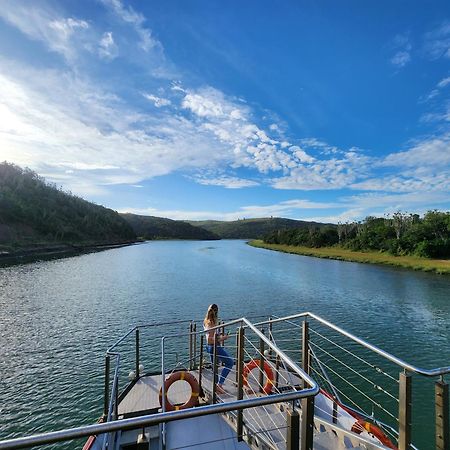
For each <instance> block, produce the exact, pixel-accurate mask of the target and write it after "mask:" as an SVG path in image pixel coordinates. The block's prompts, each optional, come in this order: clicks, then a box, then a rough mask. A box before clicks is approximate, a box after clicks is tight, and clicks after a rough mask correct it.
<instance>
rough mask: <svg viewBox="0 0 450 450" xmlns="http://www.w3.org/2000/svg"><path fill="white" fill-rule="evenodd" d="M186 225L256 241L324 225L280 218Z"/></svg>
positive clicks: (225, 236)
mask: <svg viewBox="0 0 450 450" xmlns="http://www.w3.org/2000/svg"><path fill="white" fill-rule="evenodd" d="M188 223H190V224H191V225H195V226H199V227H202V228H204V229H205V230H208V231H211V232H212V233H215V234H217V235H218V236H220V237H221V238H223V239H258V238H262V237H263V236H265V235H267V234H268V233H271V232H273V231H276V230H286V229H292V228H308V227H311V226H314V227H323V226H325V225H326V224H323V223H317V222H305V221H303V220H293V219H282V218H280V217H273V218H261V219H242V220H234V221H231V222H221V221H216V220H204V221H189V222H188Z"/></svg>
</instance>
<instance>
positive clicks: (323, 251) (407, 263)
mask: <svg viewBox="0 0 450 450" xmlns="http://www.w3.org/2000/svg"><path fill="white" fill-rule="evenodd" d="M248 245H251V246H252V247H257V248H263V249H266V250H274V251H278V252H283V253H291V254H296V255H302V256H313V257H316V258H326V259H336V260H340V261H350V262H358V263H365V264H383V265H390V266H395V267H403V268H406V269H412V270H420V271H424V272H435V273H438V274H441V275H442V274H445V275H450V260H445V259H430V258H423V257H419V256H394V255H391V254H388V253H386V252H377V251H353V250H348V249H345V248H340V247H320V248H311V247H304V246H296V245H285V244H268V243H265V242H264V241H262V240H259V239H255V240H252V241H249V242H248Z"/></svg>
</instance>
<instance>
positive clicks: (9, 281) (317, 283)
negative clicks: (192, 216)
mask: <svg viewBox="0 0 450 450" xmlns="http://www.w3.org/2000/svg"><path fill="white" fill-rule="evenodd" d="M449 293H450V277H443V276H438V275H433V274H425V273H419V272H412V271H406V270H400V269H393V268H389V267H382V266H371V265H363V264H354V263H346V262H340V261H330V260H324V259H315V258H307V257H301V256H296V255H287V254H282V253H276V252H270V251H267V250H262V249H255V248H252V247H249V246H247V245H245V243H244V242H243V241H218V242H180V241H173V242H150V243H146V244H142V245H137V246H132V247H126V248H120V249H115V250H108V251H105V252H101V253H93V254H88V255H82V256H77V257H73V258H67V259H61V260H53V261H43V262H36V263H32V264H27V265H22V266H13V267H9V268H3V269H0V384H1V389H0V438H6V437H12V436H16V435H21V434H26V433H30V432H41V431H45V430H55V429H59V428H65V427H67V426H71V425H80V424H88V423H92V422H93V421H94V420H96V419H97V418H98V417H99V416H100V415H101V412H102V401H103V398H102V383H103V379H102V376H103V366H102V364H103V356H104V351H105V349H106V348H107V347H108V345H109V344H111V343H112V342H114V341H115V340H116V338H117V337H119V336H120V335H121V334H123V333H124V332H125V331H127V330H128V329H129V328H131V327H132V326H133V325H135V324H137V323H146V322H150V321H166V320H172V319H173V320H175V319H184V318H192V317H194V318H199V317H201V316H202V315H203V313H204V311H205V308H206V307H207V305H208V304H210V303H213V302H215V303H219V304H220V306H221V311H222V313H223V315H226V316H228V317H231V316H245V315H255V314H264V313H266V314H267V315H269V314H278V315H285V314H290V313H295V312H301V311H306V310H308V311H312V312H315V313H317V314H319V315H321V316H323V317H325V318H327V319H329V320H330V321H332V322H334V323H338V324H340V325H341V326H342V327H344V328H346V329H347V330H349V331H352V332H354V333H355V334H358V335H359V336H361V337H363V338H366V339H368V340H369V341H370V342H372V343H374V344H376V345H379V346H381V347H382V348H384V349H386V350H388V351H391V352H393V353H394V354H396V355H397V356H399V357H401V358H403V359H406V360H407V361H409V362H412V363H413V364H416V365H418V366H421V367H425V368H431V367H436V366H443V365H450V301H449ZM449 378H450V377H449ZM431 411H432V404H430V406H429V407H428V406H426V407H425V408H424V407H422V406H421V407H418V408H416V409H415V410H414V422H419V423H421V424H422V425H420V428H418V429H419V431H420V434H422V431H423V430H425V429H426V428H427V426H428V427H431V426H432V424H433V418H432V416H431ZM417 442H418V443H419V444H421V445H422V448H432V447H431V445H429V446H428V445H426V444H424V442H425V438H424V437H423V436H422V437H420V436H418V437H417ZM60 448H63V446H60ZM64 448H76V446H75V445H73V444H72V445H66V446H65V447H64Z"/></svg>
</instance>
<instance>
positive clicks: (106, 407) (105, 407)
mask: <svg viewBox="0 0 450 450" xmlns="http://www.w3.org/2000/svg"><path fill="white" fill-rule="evenodd" d="M109 370H110V356H109V355H106V357H105V398H104V405H103V415H104V416H105V417H107V416H108V410H109Z"/></svg>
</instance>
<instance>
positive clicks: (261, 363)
mask: <svg viewBox="0 0 450 450" xmlns="http://www.w3.org/2000/svg"><path fill="white" fill-rule="evenodd" d="M261 333H262V334H264V329H262V330H261ZM259 354H260V357H259V392H264V341H263V340H262V339H260V340H259Z"/></svg>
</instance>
